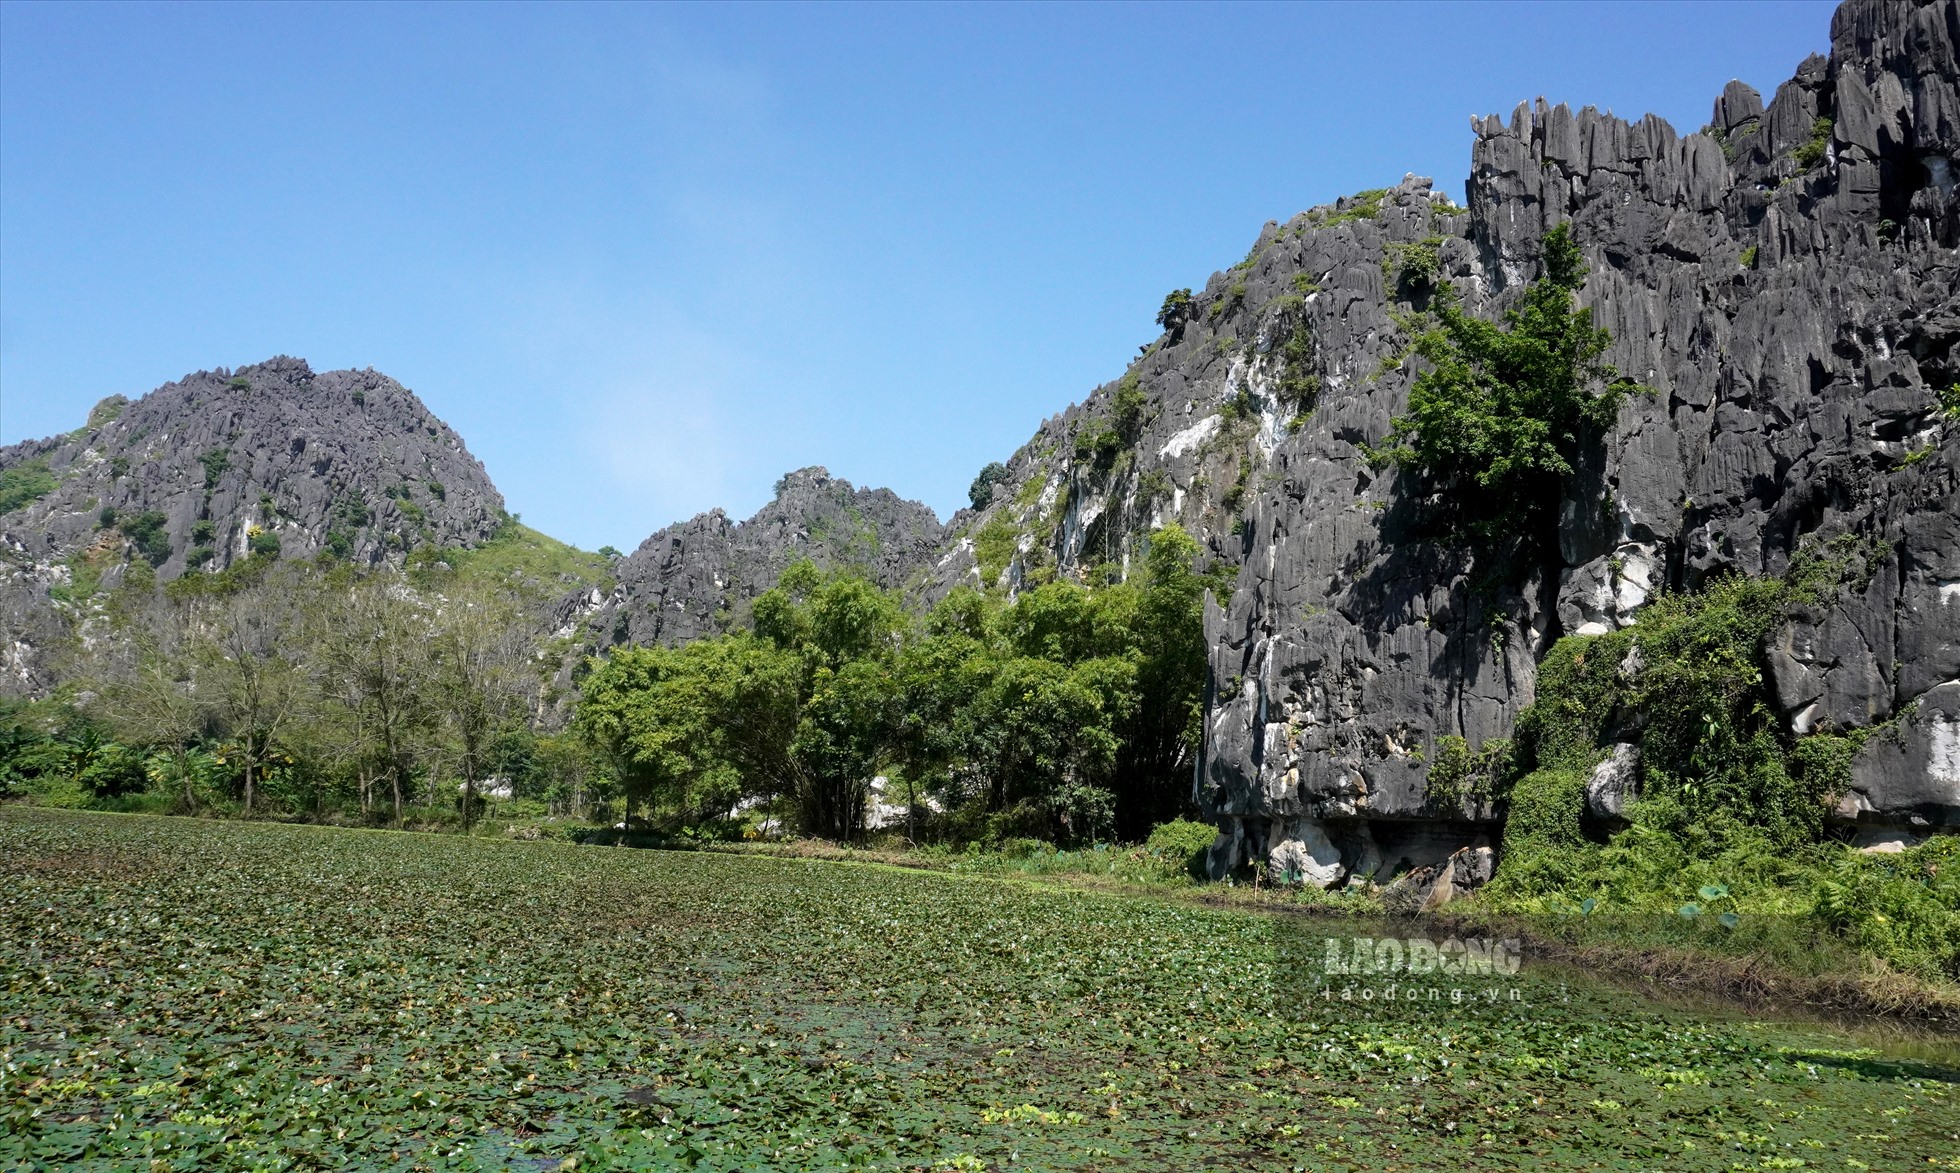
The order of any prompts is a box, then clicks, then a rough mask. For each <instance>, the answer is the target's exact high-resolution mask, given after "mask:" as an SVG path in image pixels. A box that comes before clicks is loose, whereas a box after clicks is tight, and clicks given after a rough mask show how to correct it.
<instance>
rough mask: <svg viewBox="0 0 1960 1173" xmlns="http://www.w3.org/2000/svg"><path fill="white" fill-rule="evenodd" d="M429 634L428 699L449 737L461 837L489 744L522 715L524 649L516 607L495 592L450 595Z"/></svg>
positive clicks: (531, 685) (526, 680) (527, 684)
mask: <svg viewBox="0 0 1960 1173" xmlns="http://www.w3.org/2000/svg"><path fill="white" fill-rule="evenodd" d="M433 629H434V630H433V632H432V635H431V637H430V661H431V669H430V673H429V682H430V685H431V688H430V693H431V699H432V701H433V703H434V706H435V708H436V710H437V712H438V713H439V714H440V715H441V717H442V720H443V723H444V725H445V726H446V727H447V728H448V730H449V732H450V734H451V736H452V737H453V738H454V744H455V749H456V764H457V767H458V768H459V769H460V770H461V771H462V775H463V829H464V830H465V831H466V832H467V831H468V830H469V828H470V826H471V824H472V822H473V821H474V820H475V817H476V811H475V807H476V802H477V793H478V786H479V784H480V783H481V782H482V781H483V779H484V778H485V777H487V776H488V774H489V766H490V761H491V753H492V750H493V749H494V747H495V745H496V742H497V738H498V737H499V736H500V735H502V734H504V733H505V732H507V731H509V730H510V729H511V728H513V727H514V726H516V725H518V724H519V723H521V722H522V721H523V720H525V718H526V717H527V716H528V715H529V714H528V710H527V708H526V702H527V700H528V699H529V696H530V694H532V693H533V692H535V682H534V681H532V680H531V679H530V676H529V673H528V666H529V659H530V653H531V650H532V649H531V646H530V639H529V638H528V631H527V627H526V624H525V623H524V620H523V616H522V613H521V611H520V609H519V607H518V606H517V603H516V601H515V600H513V599H511V598H510V597H508V596H507V595H504V594H503V593H501V592H496V591H487V590H483V591H470V590H452V591H451V592H450V594H449V596H448V597H447V598H446V599H445V600H444V601H443V604H442V606H440V607H439V608H437V609H436V611H435V615H434V622H433Z"/></svg>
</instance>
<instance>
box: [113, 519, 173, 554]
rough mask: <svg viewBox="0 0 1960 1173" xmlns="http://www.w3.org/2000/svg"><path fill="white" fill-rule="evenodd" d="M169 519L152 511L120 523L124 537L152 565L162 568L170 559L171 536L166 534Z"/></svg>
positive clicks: (119, 526)
mask: <svg viewBox="0 0 1960 1173" xmlns="http://www.w3.org/2000/svg"><path fill="white" fill-rule="evenodd" d="M169 520H170V519H169V518H167V517H165V516H164V515H163V514H161V513H159V512H157V511H156V510H154V509H152V510H149V511H148V512H145V513H139V514H137V515H136V516H135V517H129V518H124V519H123V520H122V521H121V522H120V523H118V526H117V528H119V529H121V530H122V532H123V536H124V537H126V538H128V539H129V540H130V541H131V542H133V543H135V545H136V549H137V552H139V553H141V554H142V555H143V557H144V558H146V559H147V560H148V561H149V563H150V565H152V566H160V565H162V564H163V562H164V560H165V559H167V558H169V557H170V535H169V534H168V533H166V532H164V528H163V527H164V526H165V525H166V524H168V523H169Z"/></svg>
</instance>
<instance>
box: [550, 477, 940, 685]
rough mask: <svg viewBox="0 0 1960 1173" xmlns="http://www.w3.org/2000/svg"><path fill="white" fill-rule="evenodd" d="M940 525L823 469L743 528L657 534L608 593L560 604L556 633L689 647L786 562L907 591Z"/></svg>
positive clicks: (710, 521) (704, 519) (698, 527)
mask: <svg viewBox="0 0 1960 1173" xmlns="http://www.w3.org/2000/svg"><path fill="white" fill-rule="evenodd" d="M941 533H942V527H941V526H940V524H939V518H938V517H937V516H935V515H934V513H933V511H932V510H931V509H929V508H927V507H926V506H924V505H921V504H919V503H918V502H917V501H907V500H905V499H903V498H901V497H899V496H898V495H897V494H895V493H893V492H892V491H891V490H889V489H859V488H855V487H853V486H852V484H851V482H849V481H847V480H843V479H841V478H835V477H832V476H831V475H830V473H829V471H828V470H826V469H823V468H804V469H798V470H797V471H795V472H792V473H790V474H788V475H787V476H785V477H783V478H782V480H780V481H778V482H776V496H775V498H774V499H773V500H771V501H770V502H769V504H767V505H765V506H763V507H762V508H761V509H760V510H758V511H757V512H756V514H755V516H753V517H751V518H749V519H748V520H747V521H741V522H733V521H730V520H729V519H728V515H727V514H725V513H723V512H722V511H721V510H719V509H715V510H710V511H709V512H707V513H704V514H701V515H700V516H699V517H696V518H693V519H691V520H689V521H684V522H681V523H679V524H677V525H670V526H668V527H666V528H665V529H662V530H659V531H657V532H655V533H654V534H653V536H652V537H649V538H648V539H647V540H646V541H644V542H641V543H640V547H639V549H637V550H635V551H633V553H632V554H630V555H628V556H627V557H626V558H624V559H622V560H621V561H620V562H619V563H618V564H617V566H616V568H615V569H616V573H617V579H618V581H617V584H616V585H615V586H614V587H613V589H612V590H611V591H610V592H607V591H602V590H599V589H596V588H594V589H590V590H585V591H580V592H575V593H573V594H571V595H569V596H567V597H566V598H565V599H564V601H563V602H562V603H560V605H559V612H560V623H561V629H562V630H564V631H566V632H567V634H572V633H576V632H583V639H582V643H583V645H584V646H585V647H586V648H587V649H588V650H591V651H599V650H603V649H605V648H610V647H615V646H618V645H622V644H653V643H658V644H666V645H669V646H673V645H677V644H682V643H686V642H687V641H689V640H692V639H697V638H699V637H701V636H704V635H716V634H720V633H721V632H723V631H726V630H728V629H729V627H730V625H731V623H732V622H733V621H734V620H736V619H738V618H740V617H741V616H742V615H743V613H744V610H745V608H746V607H747V605H748V603H749V602H750V600H752V599H754V598H755V597H756V596H757V595H760V594H761V593H762V592H764V591H766V590H768V589H769V588H771V587H773V586H775V585H776V581H777V579H779V578H781V577H782V573H783V571H784V570H785V569H787V568H788V567H789V566H790V564H791V563H793V562H796V561H799V560H801V559H809V560H810V561H811V562H813V563H815V564H816V565H817V566H818V567H820V568H822V569H825V570H837V569H853V570H858V571H861V572H862V573H864V574H865V575H866V576H867V577H869V578H870V579H872V580H873V581H874V582H876V583H878V584H879V585H880V586H883V587H886V588H893V589H895V588H897V587H900V586H903V585H904V584H905V583H906V582H907V581H908V580H910V579H911V578H912V577H913V576H914V575H915V574H916V572H917V571H918V570H919V568H920V567H922V566H923V565H925V564H926V563H927V561H928V560H929V559H930V557H931V555H932V553H933V551H934V550H935V549H936V548H937V546H938V543H939V540H940V536H941Z"/></svg>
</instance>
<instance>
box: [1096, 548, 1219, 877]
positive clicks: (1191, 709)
mask: <svg viewBox="0 0 1960 1173" xmlns="http://www.w3.org/2000/svg"><path fill="white" fill-rule="evenodd" d="M1202 553H1203V550H1202V548H1201V547H1200V546H1199V545H1198V542H1197V539H1195V538H1193V537H1192V536H1191V535H1190V534H1188V533H1186V532H1185V531H1184V529H1183V528H1182V527H1180V526H1177V525H1167V526H1165V527H1163V528H1162V529H1159V530H1157V531H1155V532H1154V533H1152V534H1151V535H1150V549H1149V552H1148V554H1147V555H1146V557H1145V563H1144V576H1143V586H1142V590H1141V593H1140V597H1139V598H1138V599H1137V602H1136V607H1135V615H1134V620H1133V623H1132V627H1131V630H1132V632H1133V633H1134V635H1133V638H1134V639H1135V642H1136V647H1137V651H1138V657H1137V674H1136V707H1135V709H1134V711H1133V713H1132V716H1131V717H1130V719H1129V720H1128V721H1127V722H1125V723H1124V725H1123V726H1122V729H1121V734H1122V737H1121V747H1120V750H1119V752H1118V755H1117V761H1116V772H1115V777H1116V829H1117V834H1118V835H1120V836H1122V837H1123V838H1125V839H1129V840H1133V841H1134V840H1141V839H1142V838H1144V837H1145V836H1146V835H1148V834H1149V833H1150V828H1152V827H1153V826H1155V825H1157V824H1158V823H1162V822H1166V821H1168V820H1170V819H1173V818H1177V817H1179V816H1181V815H1183V814H1187V813H1191V798H1190V793H1191V787H1190V781H1189V779H1190V774H1191V769H1192V766H1193V759H1194V757H1195V755H1196V753H1197V746H1198V743H1199V738H1200V737H1201V736H1202V729H1201V722H1202V720H1203V711H1202V710H1203V706H1204V679H1205V632H1204V598H1205V588H1206V587H1207V586H1208V585H1209V583H1208V581H1207V580H1206V579H1205V578H1204V577H1203V576H1202V575H1200V574H1199V573H1198V569H1197V568H1198V562H1199V558H1200V557H1201V555H1202Z"/></svg>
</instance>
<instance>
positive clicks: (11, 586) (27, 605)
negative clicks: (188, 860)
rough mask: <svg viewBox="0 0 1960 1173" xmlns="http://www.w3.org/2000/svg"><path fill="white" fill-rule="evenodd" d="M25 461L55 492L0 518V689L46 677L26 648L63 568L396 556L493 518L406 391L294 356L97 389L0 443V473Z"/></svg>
mask: <svg viewBox="0 0 1960 1173" xmlns="http://www.w3.org/2000/svg"><path fill="white" fill-rule="evenodd" d="M29 467H40V468H45V469H46V471H47V473H48V475H50V476H51V477H53V478H54V480H55V482H56V483H55V485H54V488H53V489H52V491H50V492H48V493H47V494H46V495H45V496H42V497H41V498H39V499H38V500H36V501H33V502H32V503H30V504H28V505H26V506H25V507H23V508H19V509H16V510H14V511H13V512H11V513H8V514H6V515H5V516H3V517H0V623H5V624H6V628H5V631H4V633H0V634H4V635H5V636H6V643H7V652H6V656H5V662H4V663H0V688H9V689H13V690H31V689H33V688H36V687H39V686H42V685H45V684H46V683H47V671H48V668H47V665H46V664H45V663H44V662H43V658H42V657H41V655H40V654H39V653H40V651H41V650H44V649H45V648H46V647H47V646H48V645H49V642H50V641H51V640H52V639H54V638H57V637H58V636H59V633H60V632H61V631H62V630H64V628H65V627H66V625H67V624H68V623H69V622H70V621H71V620H72V619H73V618H74V617H75V616H76V615H77V614H78V608H79V607H80V606H81V603H80V601H78V600H75V599H74V592H73V591H72V589H66V588H72V587H73V586H74V584H75V581H76V579H77V577H78V576H96V577H98V579H99V582H100V585H101V586H103V587H112V586H114V585H115V584H116V583H117V582H118V581H120V579H121V577H122V576H123V575H124V574H125V573H127V572H128V568H129V566H130V565H131V564H132V562H133V561H141V562H144V563H146V564H154V567H155V573H156V574H157V576H158V577H159V578H166V579H167V578H172V577H175V576H177V575H180V574H184V573H187V572H193V571H197V570H204V569H208V570H218V569H223V568H224V567H226V566H228V565H230V564H231V563H232V562H234V561H236V560H238V559H240V558H243V557H245V556H246V555H247V553H248V552H249V550H250V543H251V541H252V539H253V537H254V536H258V535H271V536H272V537H274V538H276V539H277V540H278V547H279V551H280V555H281V556H282V557H288V558H291V557H302V558H303V557H309V556H311V555H313V554H316V553H318V552H320V551H321V550H323V549H327V548H329V547H332V548H334V549H336V550H337V551H338V552H339V553H340V554H341V555H342V556H343V557H345V558H348V559H350V560H352V561H356V562H360V563H364V564H380V563H383V562H388V561H391V560H392V561H397V562H398V561H399V560H400V559H401V558H402V557H403V556H404V555H405V553H406V552H407V551H408V550H409V549H411V548H414V547H418V546H429V545H433V546H468V545H474V544H476V543H478V542H481V541H483V540H485V539H487V538H489V537H490V536H491V535H492V534H494V533H495V532H496V530H497V527H498V526H499V524H501V522H502V520H503V517H504V502H503V497H502V496H501V495H500V494H499V493H498V492H497V489H496V486H494V485H493V484H491V483H490V478H489V476H488V475H486V474H485V472H484V470H483V466H482V464H481V463H479V462H478V461H477V459H476V458H475V457H473V456H471V455H470V453H469V450H468V449H466V448H465V447H464V446H463V441H462V438H461V437H460V436H458V435H457V434H456V433H455V432H453V431H452V430H450V428H449V426H448V425H447V424H444V423H443V422H442V421H441V420H439V419H437V418H436V417H435V416H434V415H432V414H431V413H430V412H429V410H428V408H427V407H425V406H424V405H423V404H422V401H421V400H419V399H417V398H416V397H415V395H414V394H413V393H412V392H410V391H408V390H407V389H406V388H404V387H403V386H402V385H401V384H399V383H397V382H395V381H394V380H393V379H390V378H388V377H387V376H385V375H382V374H379V373H377V372H375V371H372V370H367V371H328V372H324V373H316V372H314V371H313V370H312V369H311V368H310V367H308V366H307V364H306V363H305V362H304V361H302V360H300V359H295V358H275V359H272V360H270V361H268V362H264V363H260V364H258V365H256V366H248V367H240V368H238V369H237V370H231V371H227V370H217V371H200V372H198V373H196V374H193V375H187V376H185V377H184V378H183V379H181V380H179V381H177V382H174V383H169V384H166V385H164V386H162V387H159V388H157V389H156V390H155V391H152V392H150V393H149V394H148V395H145V396H143V397H142V398H141V399H138V400H135V401H134V402H129V401H127V400H123V399H122V398H121V397H119V396H118V397H112V398H111V399H109V400H105V401H104V402H103V403H102V404H100V405H98V406H97V408H96V410H95V411H94V412H92V413H91V415H90V419H89V422H88V423H87V424H86V425H84V426H83V427H81V428H79V429H77V430H76V431H74V432H70V433H68V434H66V435H62V436H54V437H50V438H48V439H45V440H33V441H27V442H25V443H20V444H15V445H12V446H10V447H8V448H5V449H0V469H25V468H29ZM105 509H106V510H113V517H114V518H115V521H114V522H112V523H110V524H107V525H105V524H103V523H104V520H105V514H104V510H105ZM146 513H154V514H160V515H162V517H163V519H164V521H163V524H162V526H161V529H160V533H159V535H158V536H157V537H154V538H152V539H151V541H150V543H149V545H148V548H147V550H145V549H143V548H141V547H139V544H138V543H137V542H135V541H133V540H131V538H130V537H129V535H128V534H127V533H126V532H125V531H126V530H127V529H128V528H129V525H130V523H131V521H132V519H135V518H138V517H140V516H141V515H143V514H146ZM261 542H262V544H264V543H265V539H264V538H261Z"/></svg>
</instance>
